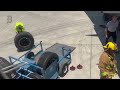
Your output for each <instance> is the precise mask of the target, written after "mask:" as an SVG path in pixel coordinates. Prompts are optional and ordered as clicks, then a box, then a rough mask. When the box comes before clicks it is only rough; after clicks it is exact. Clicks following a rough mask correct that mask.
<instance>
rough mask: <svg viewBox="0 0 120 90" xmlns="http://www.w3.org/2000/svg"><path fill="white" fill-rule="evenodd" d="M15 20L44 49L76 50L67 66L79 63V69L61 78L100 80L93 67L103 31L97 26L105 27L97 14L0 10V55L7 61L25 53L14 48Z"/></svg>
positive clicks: (98, 12) (102, 41) (95, 63)
mask: <svg viewBox="0 0 120 90" xmlns="http://www.w3.org/2000/svg"><path fill="white" fill-rule="evenodd" d="M11 17H12V20H11V19H10V18H11ZM8 19H9V20H8ZM17 21H21V22H23V23H24V24H25V29H26V31H28V32H30V33H31V34H32V35H33V36H34V39H35V44H37V43H39V42H40V41H42V42H43V48H44V49H46V48H48V47H50V46H51V45H53V44H55V43H61V44H65V45H69V46H73V47H76V49H75V50H74V51H73V53H72V63H71V65H70V66H72V65H73V66H75V67H77V65H79V64H81V65H82V66H83V68H82V69H75V71H70V70H69V72H68V73H67V75H66V76H65V77H63V79H99V78H100V76H99V69H98V65H97V64H98V62H99V57H100V55H101V53H102V52H103V45H104V43H105V34H104V29H103V28H101V27H99V25H101V24H104V25H105V22H104V21H103V18H102V13H101V12H100V11H0V26H1V27H0V56H1V57H4V58H6V59H7V60H8V56H13V57H19V56H21V55H22V54H23V53H25V52H19V53H18V52H17V49H16V47H15V45H14V37H15V35H16V33H15V30H14V27H15V23H16V22H17ZM119 57H120V55H119V54H118V55H117V59H119ZM115 78H118V77H115Z"/></svg>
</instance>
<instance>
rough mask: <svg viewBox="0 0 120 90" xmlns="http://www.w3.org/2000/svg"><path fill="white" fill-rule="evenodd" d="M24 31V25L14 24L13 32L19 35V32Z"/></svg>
mask: <svg viewBox="0 0 120 90" xmlns="http://www.w3.org/2000/svg"><path fill="white" fill-rule="evenodd" d="M24 31H25V27H24V24H23V23H22V22H17V23H16V24H15V32H16V33H19V32H24Z"/></svg>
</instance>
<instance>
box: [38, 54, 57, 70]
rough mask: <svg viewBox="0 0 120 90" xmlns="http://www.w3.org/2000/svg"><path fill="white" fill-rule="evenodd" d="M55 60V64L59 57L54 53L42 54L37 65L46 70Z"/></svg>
mask: <svg viewBox="0 0 120 90" xmlns="http://www.w3.org/2000/svg"><path fill="white" fill-rule="evenodd" d="M55 60H57V62H58V61H59V57H58V55H57V54H56V53H53V52H44V53H43V54H42V55H41V56H40V58H39V60H38V62H37V64H38V65H39V66H40V67H42V68H43V69H44V70H45V69H47V68H48V67H49V66H50V65H51V63H52V62H54V61H55Z"/></svg>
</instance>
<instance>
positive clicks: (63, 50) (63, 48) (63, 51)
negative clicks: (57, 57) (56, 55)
mask: <svg viewBox="0 0 120 90" xmlns="http://www.w3.org/2000/svg"><path fill="white" fill-rule="evenodd" d="M65 51H68V53H70V52H71V49H69V50H67V49H65V47H62V54H63V56H65V55H64V54H65Z"/></svg>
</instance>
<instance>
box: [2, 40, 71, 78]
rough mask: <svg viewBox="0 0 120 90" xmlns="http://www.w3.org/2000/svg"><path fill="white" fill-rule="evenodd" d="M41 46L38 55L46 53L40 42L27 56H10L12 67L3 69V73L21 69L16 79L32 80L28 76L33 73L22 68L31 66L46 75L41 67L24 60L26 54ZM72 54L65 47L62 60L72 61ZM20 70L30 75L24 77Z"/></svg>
mask: <svg viewBox="0 0 120 90" xmlns="http://www.w3.org/2000/svg"><path fill="white" fill-rule="evenodd" d="M39 45H40V47H41V50H40V51H39V52H38V53H41V52H44V51H43V46H42V41H40V43H39V44H38V45H36V46H34V47H33V48H32V49H31V50H29V51H28V52H26V53H25V54H23V55H22V56H20V57H19V58H14V57H12V56H9V60H10V63H11V64H12V65H10V66H8V67H5V68H3V69H2V71H3V73H9V72H11V71H13V70H16V69H18V68H19V69H18V70H17V71H16V72H17V73H18V74H19V77H18V78H16V79H19V78H20V77H21V76H22V77H25V78H28V79H31V78H30V77H28V75H29V74H30V73H33V72H32V71H30V70H27V69H25V68H22V67H23V66H25V65H31V66H33V67H35V68H38V69H40V70H41V73H42V75H44V70H43V68H41V67H39V66H37V65H35V64H33V63H30V62H27V61H25V60H26V59H22V58H23V57H24V56H25V55H26V54H28V53H29V52H31V51H32V50H33V49H34V48H36V47H38V46H39ZM65 51H67V54H66V55H65ZM71 52H72V50H70V49H69V50H67V49H65V48H64V47H63V48H62V54H63V57H62V58H61V60H63V59H64V58H67V59H69V60H71ZM38 53H37V54H38ZM37 54H36V55H37ZM21 59H22V60H21ZM13 60H14V61H13ZM61 60H60V61H61ZM17 61H19V63H18V64H14V63H15V62H17ZM20 69H24V70H26V71H28V72H29V74H28V75H27V76H26V75H22V74H21V73H19V70H20ZM52 78H53V77H52Z"/></svg>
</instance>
